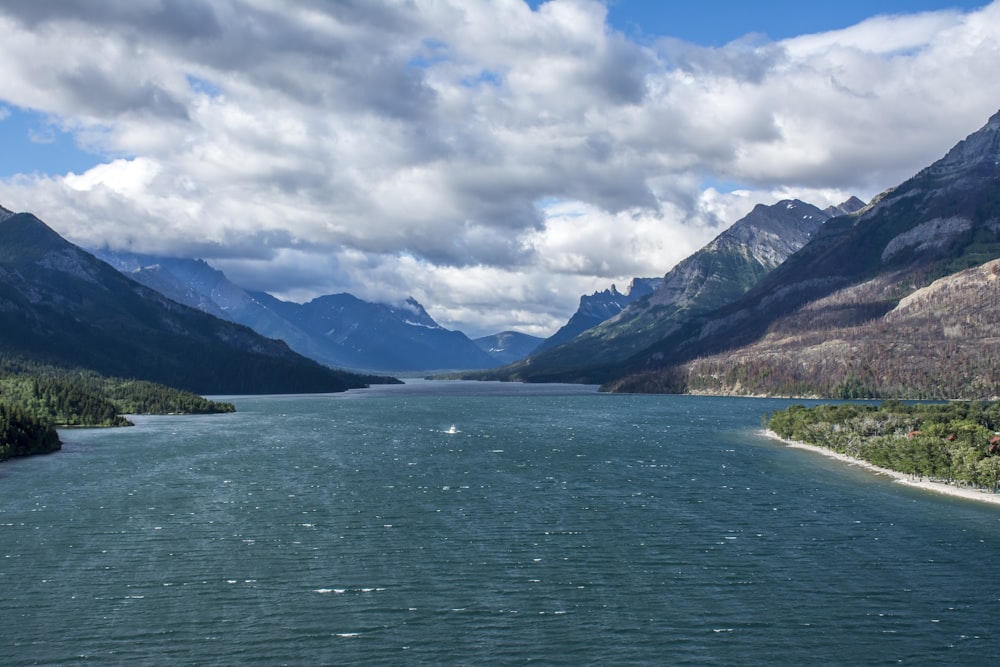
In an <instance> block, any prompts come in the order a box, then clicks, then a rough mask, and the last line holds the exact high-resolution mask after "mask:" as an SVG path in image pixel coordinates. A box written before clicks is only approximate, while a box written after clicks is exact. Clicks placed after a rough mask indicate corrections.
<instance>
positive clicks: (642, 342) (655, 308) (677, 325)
mask: <svg viewBox="0 0 1000 667" xmlns="http://www.w3.org/2000/svg"><path fill="white" fill-rule="evenodd" d="M829 217H830V215H829V213H827V212H825V211H822V210H820V209H818V208H816V207H815V206H813V205H811V204H807V203H805V202H802V201H798V200H785V201H781V202H778V203H777V204H773V205H771V206H765V205H762V204H761V205H758V206H756V207H755V208H754V209H753V210H752V211H751V212H750V213H748V214H747V215H746V216H744V217H743V218H741V219H740V220H738V221H737V222H735V223H734V224H733V225H732V226H730V227H729V228H728V229H726V230H725V231H724V232H722V233H721V234H719V235H718V236H717V237H716V238H715V239H714V240H712V241H711V242H710V243H709V244H708V245H706V246H705V247H704V248H702V249H701V250H699V251H698V252H696V253H694V254H693V255H691V256H690V257H688V258H687V259H685V260H683V261H681V262H680V263H678V264H677V265H676V266H675V267H674V268H673V269H671V270H670V271H669V272H668V273H667V274H666V275H665V276H664V277H663V279H662V280H661V281H659V283H658V285H657V287H656V289H655V290H654V291H653V292H652V293H650V294H648V295H646V296H643V297H641V298H639V299H637V300H635V301H634V302H633V303H631V304H630V305H629V306H627V307H626V308H625V309H623V310H622V311H621V312H620V313H618V314H617V315H614V316H612V317H611V318H610V319H607V320H605V321H604V322H602V323H601V324H599V325H597V326H595V327H593V328H591V329H588V330H586V331H584V332H583V333H582V334H580V335H578V336H577V337H576V338H574V339H572V340H571V341H569V342H568V343H565V344H563V345H560V346H557V347H555V348H551V349H547V350H543V351H541V352H539V353H538V354H535V355H532V356H531V357H529V358H528V359H526V360H524V361H522V362H518V363H515V364H512V365H510V366H507V367H505V368H501V369H496V370H495V371H488V372H487V373H486V374H485V376H486V377H497V378H504V379H516V380H523V381H533V382H604V381H607V380H609V379H611V378H613V377H616V375H617V373H618V371H619V369H620V367H621V365H622V364H623V363H624V362H625V361H626V360H627V359H629V358H630V357H632V356H633V355H635V354H637V353H640V352H642V350H644V349H646V348H648V347H650V346H651V345H655V344H656V343H657V342H658V341H660V340H662V339H664V338H666V337H668V336H670V335H671V334H672V333H674V332H676V331H678V330H679V329H681V328H683V327H684V326H685V324H686V323H687V322H689V321H691V319H692V318H695V317H698V316H701V315H704V314H706V313H709V312H712V311H713V310H715V309H716V308H719V307H720V306H723V305H725V304H727V303H731V302H733V301H735V300H736V299H738V298H739V297H741V296H742V295H743V294H745V293H746V291H747V290H749V289H750V288H751V287H752V286H753V285H754V284H756V282H757V281H758V280H760V278H761V277H762V276H764V275H766V274H767V273H768V272H770V271H772V270H773V269H774V268H775V267H777V266H778V265H780V264H781V263H782V262H783V261H784V260H785V259H786V258H787V257H788V256H790V255H791V254H792V253H793V252H795V251H796V250H798V249H799V248H801V247H802V246H803V245H805V244H806V242H807V241H808V240H809V239H810V237H811V236H812V235H813V234H814V233H816V231H817V230H818V229H820V227H821V226H822V225H823V223H824V222H825V221H826V220H828V219H829Z"/></svg>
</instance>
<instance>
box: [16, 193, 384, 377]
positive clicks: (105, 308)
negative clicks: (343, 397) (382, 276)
mask: <svg viewBox="0 0 1000 667" xmlns="http://www.w3.org/2000/svg"><path fill="white" fill-rule="evenodd" d="M0 351H2V352H3V353H4V354H5V355H8V356H14V357H21V358H26V359H31V360H34V361H37V362H40V363H48V364H53V365H58V366H72V367H82V368H86V369H90V370H94V371H97V372H99V373H102V374H104V375H114V376H120V377H133V378H137V379H143V380H151V381H154V382H159V383H161V384H165V385H169V386H173V387H177V388H180V389H186V390H189V391H193V392H196V393H199V394H206V393H207V394H245V393H288V392H332V391H343V390H346V389H349V388H354V387H362V386H365V385H366V384H367V383H368V382H369V381H372V380H374V378H365V377H361V376H358V375H354V374H350V373H343V372H338V371H333V370H331V369H329V368H326V367H323V366H321V365H319V364H317V363H316V362H314V361H311V360H309V359H306V358H304V357H302V356H300V355H298V354H296V353H294V352H292V351H291V350H290V349H289V348H288V346H287V345H285V344H284V343H282V342H280V341H276V340H271V339H268V338H264V337H263V336H261V335H259V334H257V333H256V332H254V331H252V330H250V329H249V328H247V327H244V326H240V325H236V324H233V323H230V322H225V321H222V320H220V319H218V318H215V317H213V316H211V315H208V314H206V313H203V312H200V311H198V310H195V309H193V308H189V307H187V306H184V305H181V304H179V303H177V302H175V301H172V300H170V299H168V298H166V297H164V296H163V295H162V294H160V293H158V292H155V291H153V290H151V289H149V288H147V287H144V286H142V285H140V284H138V283H136V282H134V281H132V280H129V279H128V278H127V277H125V276H124V275H122V274H121V273H120V272H118V271H116V270H115V269H113V268H112V267H111V266H109V265H107V264H106V263H104V262H102V261H100V260H98V259H97V258H96V257H94V256H93V255H91V254H89V253H87V252H85V251H83V250H81V249H80V248H78V247H76V246H74V245H73V244H71V243H69V242H68V241H66V240H65V239H63V238H62V237H60V236H59V235H58V234H56V233H55V232H54V231H53V230H52V229H50V228H49V227H48V226H47V225H46V224H45V223H43V222H42V221H41V220H39V219H38V218H36V217H35V216H33V215H31V214H30V213H18V214H11V215H5V216H4V218H3V219H2V220H0Z"/></svg>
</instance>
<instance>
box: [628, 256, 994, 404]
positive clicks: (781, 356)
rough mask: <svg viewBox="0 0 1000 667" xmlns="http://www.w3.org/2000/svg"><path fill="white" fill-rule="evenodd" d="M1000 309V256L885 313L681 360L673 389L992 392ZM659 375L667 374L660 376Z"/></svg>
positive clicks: (979, 395) (858, 291)
mask: <svg viewBox="0 0 1000 667" xmlns="http://www.w3.org/2000/svg"><path fill="white" fill-rule="evenodd" d="M885 286H886V283H885V281H884V280H880V279H876V280H873V281H868V282H866V283H862V284H861V285H858V286H855V287H852V288H848V289H845V290H839V291H838V292H837V293H835V294H834V295H832V296H831V298H828V299H821V300H820V301H818V302H814V303H812V304H810V306H809V310H811V311H815V310H819V309H823V308H826V307H828V305H829V303H830V302H831V301H834V300H844V299H851V300H861V301H864V300H866V299H869V298H871V293H872V292H878V291H881V290H882V289H884V287H885ZM998 312H1000V259H998V260H993V261H990V262H987V263H985V264H983V265H981V266H977V267H974V268H971V269H965V270H963V271H959V272H958V273H953V274H951V275H948V276H945V277H943V278H939V279H937V280H935V281H934V282H932V283H931V284H930V285H928V286H926V287H922V288H920V289H918V290H916V291H914V292H912V293H911V294H909V295H908V296H906V297H905V298H903V299H901V300H900V301H899V302H898V303H897V304H896V306H895V307H894V308H892V309H891V310H889V311H888V312H887V313H885V314H884V315H883V316H881V317H878V318H875V319H872V320H868V321H866V322H861V323H857V324H854V325H847V326H838V327H835V328H832V329H831V328H812V329H809V330H802V329H800V330H798V331H796V332H794V333H793V332H791V331H786V332H776V333H774V334H768V335H766V336H764V337H763V338H762V339H760V340H758V341H756V342H754V343H752V344H750V345H748V346H745V347H742V348H739V349H736V350H730V351H726V352H723V353H719V354H715V355H710V356H705V357H699V358H697V359H694V360H692V361H691V362H688V363H686V364H682V365H681V366H680V368H679V369H676V370H675V372H674V373H672V374H670V376H671V377H672V378H673V380H674V381H677V380H680V381H681V386H679V387H675V390H676V389H681V388H682V389H683V390H684V391H687V392H694V393H712V394H751V395H781V396H795V395H798V396H802V395H814V396H826V397H833V398H844V399H852V398H853V399H856V398H910V399H935V400H946V399H955V398H965V399H981V400H996V399H997V397H998V396H1000V364H997V361H996V360H997V359H1000V336H995V335H991V334H992V333H993V330H994V329H995V327H996V314H997V313H998ZM650 375H652V374H650ZM658 377H659V378H660V379H659V380H657V381H658V382H662V380H663V377H664V374H662V373H661V374H658ZM636 379H639V378H630V379H629V380H628V381H629V382H634V381H635V380H636ZM642 379H644V380H649V379H651V378H650V377H648V376H645V377H643V378H642ZM624 386H625V385H624V382H623V383H622V387H624Z"/></svg>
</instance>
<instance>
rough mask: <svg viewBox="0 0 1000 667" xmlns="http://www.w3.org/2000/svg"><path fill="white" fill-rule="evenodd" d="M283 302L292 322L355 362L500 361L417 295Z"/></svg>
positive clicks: (381, 365) (398, 366) (479, 364)
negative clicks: (395, 301) (387, 300)
mask: <svg viewBox="0 0 1000 667" xmlns="http://www.w3.org/2000/svg"><path fill="white" fill-rule="evenodd" d="M275 301H277V299H275ZM278 308H279V309H280V312H281V313H282V314H283V315H284V316H285V317H286V318H287V319H288V320H289V321H290V322H291V323H292V324H294V325H296V326H298V327H299V328H300V329H302V330H303V331H305V332H307V333H309V334H311V335H312V336H314V337H316V338H319V339H321V340H324V341H326V342H327V344H328V346H329V349H332V350H335V351H336V353H337V354H340V355H343V356H342V358H344V359H350V361H351V365H352V366H353V367H357V368H370V369H376V370H392V371H426V370H434V369H448V368H488V367H490V366H494V365H496V364H495V362H494V361H493V359H492V358H491V357H490V356H489V355H488V354H486V353H485V352H483V351H482V350H480V349H479V348H478V347H477V346H476V344H475V343H473V342H472V341H471V340H469V338H468V337H467V336H466V335H465V334H464V333H462V332H461V331H451V330H448V329H445V328H444V327H442V326H440V325H439V324H438V323H437V322H435V321H434V320H433V319H432V318H431V316H430V315H428V314H427V311H426V310H424V308H423V306H421V305H420V304H419V303H417V302H416V301H415V300H413V299H412V298H411V299H407V300H406V301H405V302H404V303H403V304H401V305H399V306H390V305H386V304H381V303H371V302H368V301H362V300H361V299H359V298H357V297H355V296H352V295H350V294H330V295H327V296H321V297H319V298H316V299H313V300H312V301H310V302H308V303H304V304H301V305H299V304H292V303H287V302H285V303H280V305H278Z"/></svg>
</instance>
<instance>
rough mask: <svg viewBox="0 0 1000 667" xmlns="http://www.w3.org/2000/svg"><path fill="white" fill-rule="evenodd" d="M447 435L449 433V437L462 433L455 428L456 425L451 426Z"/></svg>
mask: <svg viewBox="0 0 1000 667" xmlns="http://www.w3.org/2000/svg"><path fill="white" fill-rule="evenodd" d="M445 433H447V434H448V435H455V434H456V433H461V431H459V430H458V429H457V428H455V425H454V424H452V425H451V426H450V427H449V428H448V430H447V431H445Z"/></svg>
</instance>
